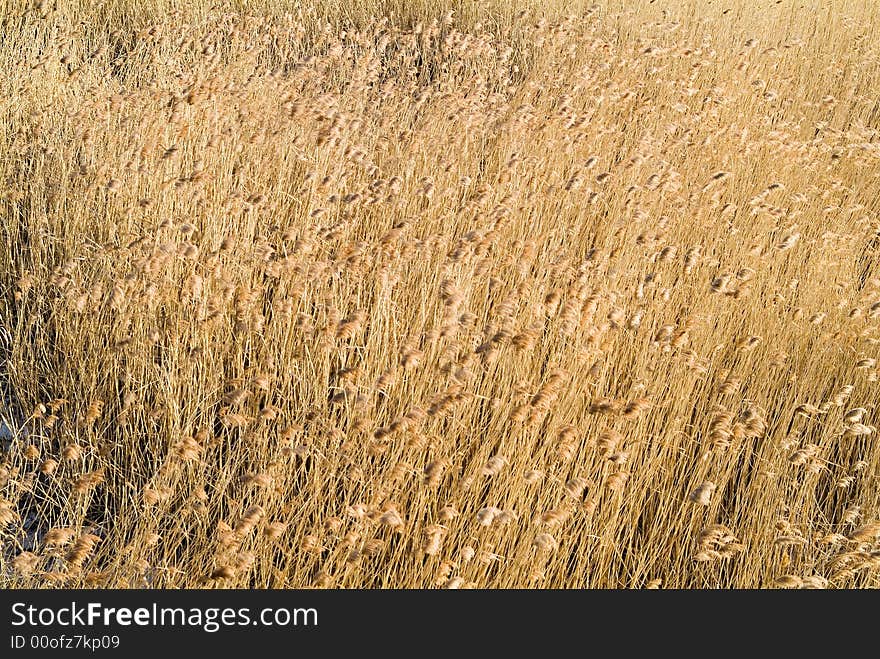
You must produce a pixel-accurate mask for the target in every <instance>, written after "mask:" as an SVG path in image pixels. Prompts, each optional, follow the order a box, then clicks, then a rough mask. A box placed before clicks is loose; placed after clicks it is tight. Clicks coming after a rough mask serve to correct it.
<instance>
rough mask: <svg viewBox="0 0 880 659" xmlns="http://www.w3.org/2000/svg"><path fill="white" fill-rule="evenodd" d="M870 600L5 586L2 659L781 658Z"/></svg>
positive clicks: (862, 611) (861, 611)
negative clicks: (603, 651)
mask: <svg viewBox="0 0 880 659" xmlns="http://www.w3.org/2000/svg"><path fill="white" fill-rule="evenodd" d="M866 596H869V597H871V600H873V594H872V593H870V591H862V592H855V591H849V592H840V591H837V592H834V591H826V592H823V593H820V592H819V591H773V592H770V591H762V592H757V591H754V592H750V591H728V592H723V591H595V590H591V591H586V590H582V591H573V590H569V591H559V590H557V591H549V590H531V591H529V590H492V591H490V590H474V591H395V590H370V591H366V590H362V591H340V590H335V591H331V590H289V591H280V590H279V591H246V590H210V591H208V590H203V591H197V590H189V591H155V590H114V591H110V590H21V591H15V590H12V591H0V607H2V608H0V611H2V613H0V620H2V629H3V634H4V636H3V638H2V644H0V647H2V651H0V656H2V657H14V656H18V655H20V654H26V653H33V652H41V653H44V652H50V651H51V652H52V653H53V654H54V655H55V656H61V653H66V652H88V653H90V654H96V653H99V654H101V655H116V656H129V655H131V654H132V653H136V654H137V655H138V656H140V655H141V654H142V653H143V652H148V651H151V650H168V649H186V648H197V649H198V650H199V651H200V652H204V651H222V652H223V653H224V654H223V656H227V653H228V652H235V651H244V650H253V649H254V648H256V647H272V646H274V647H276V648H289V649H297V650H303V649H306V648H313V649H321V648H323V652H322V654H329V655H330V656H336V655H337V654H339V653H341V652H343V651H350V650H354V651H356V652H358V653H362V652H364V651H375V652H382V653H383V656H385V655H386V654H390V655H392V656H397V655H399V654H407V655H418V654H421V653H422V652H424V651H427V650H429V649H431V648H435V649H440V648H442V647H445V648H447V649H446V650H444V651H450V652H456V651H464V650H467V651H468V652H469V653H470V652H471V651H473V650H475V649H476V648H484V649H485V650H487V651H492V652H493V656H495V654H494V653H496V652H501V651H502V650H506V651H514V650H520V651H522V650H523V649H524V648H526V647H528V646H532V647H535V648H543V649H544V651H547V652H549V651H550V650H551V649H553V648H556V649H558V650H559V651H563V650H564V649H565V648H573V649H576V648H581V649H582V650H581V651H579V652H577V654H578V655H583V654H592V653H594V652H597V651H598V650H599V647H600V646H599V645H597V644H598V643H599V641H601V642H602V643H603V644H604V643H611V644H612V645H615V644H619V645H620V647H621V649H623V648H625V649H626V650H627V653H629V652H632V651H637V650H644V651H646V652H657V651H658V650H661V649H667V650H670V651H676V650H678V649H681V647H682V643H685V644H687V645H688V646H690V647H693V648H696V647H697V646H699V645H700V644H702V643H709V644H717V643H722V644H723V645H724V646H725V647H726V648H731V647H734V646H736V645H737V644H743V645H744V646H748V645H749V644H750V643H752V642H755V639H758V638H760V639H763V640H762V641H761V646H762V648H766V647H767V646H766V643H767V641H768V639H769V640H770V641H771V642H772V641H773V640H774V639H775V640H777V641H779V642H782V641H783V640H784V644H785V646H786V647H787V648H788V649H789V650H790V649H791V647H792V643H795V644H796V643H798V641H799V640H800V641H805V640H806V639H807V636H803V634H804V633H806V632H807V631H809V633H810V635H813V634H814V633H815V631H816V629H819V627H815V628H813V627H811V623H810V622H809V621H810V620H815V619H816V618H821V628H822V629H825V630H828V631H831V630H833V629H835V628H836V629H838V630H843V629H847V628H848V629H854V628H859V627H861V626H862V625H865V624H867V625H870V626H873V624H874V622H875V620H874V617H875V615H876V614H875V612H874V611H875V609H874V607H873V606H871V602H870V601H868V600H866ZM836 625H840V626H839V627H836ZM863 628H864V627H863ZM798 629H800V630H801V631H800V632H798V633H797V634H794V631H795V630H798ZM783 632H784V633H783ZM792 634H794V636H792ZM286 654H287V653H286ZM429 654H433V653H429ZM516 656H519V654H516Z"/></svg>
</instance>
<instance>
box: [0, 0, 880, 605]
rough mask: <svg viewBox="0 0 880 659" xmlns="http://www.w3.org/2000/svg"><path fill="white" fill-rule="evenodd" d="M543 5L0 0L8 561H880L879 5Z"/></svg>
mask: <svg viewBox="0 0 880 659" xmlns="http://www.w3.org/2000/svg"><path fill="white" fill-rule="evenodd" d="M563 4H565V3H559V4H558V5H556V4H552V3H551V4H548V5H547V6H542V5H537V4H534V3H519V4H518V5H510V4H508V3H503V2H495V3H477V2H457V3H456V2H449V1H448V0H447V1H446V2H443V3H430V4H429V3H409V2H402V1H393V0H385V1H378V0H370V1H369V2H367V1H366V0H361V1H355V0H338V2H337V3H336V4H326V3H318V2H314V3H310V2H306V3H268V2H238V3H233V2H225V3H207V2H195V3H172V2H168V1H163V2H159V1H158V0H154V2H152V3H135V2H131V0H114V1H110V2H103V3H90V2H88V3H87V2H80V1H79V0H69V1H64V0H59V1H58V2H57V3H53V2H42V3H39V4H35V5H28V6H24V5H22V4H20V3H16V2H8V1H4V2H0V10H2V11H0V16H2V17H3V18H2V22H0V71H2V72H3V73H2V74H0V90H2V93H0V235H2V243H0V245H2V249H0V365H2V366H0V386H2V390H3V403H2V405H3V408H2V409H0V415H2V417H3V418H4V419H5V421H6V423H7V425H8V426H9V429H10V433H9V436H8V437H7V438H6V440H4V442H3V446H2V454H0V541H2V548H3V549H2V552H0V584H2V585H4V586H6V587H18V586H30V587H35V586H37V587H41V586H56V587H74V586H96V587H121V586H129V587H139V586H145V587H146V586H150V587H302V586H316V587H419V588H421V587H447V588H455V587H491V588H496V587H513V586H518V587H523V586H533V587H652V588H653V587H689V588H702V587H770V586H783V587H834V588H845V587H877V586H878V585H880V571H878V567H880V553H878V552H880V545H878V542H880V537H878V536H880V521H878V520H880V489H878V475H880V474H878V472H880V448H878V439H877V434H876V428H875V426H874V425H873V424H875V423H876V417H877V414H878V411H877V407H876V400H877V387H878V383H877V379H878V378H877V367H876V360H877V359H878V356H880V355H878V353H880V350H878V341H880V332H878V329H880V328H878V323H880V271H878V266H880V262H878V248H880V216H878V212H880V201H878V200H880V139H878V130H880V126H878V124H880V104H878V99H877V96H876V90H877V89H880V75H878V74H880V45H878V42H877V41H876V39H873V38H872V35H873V34H875V33H876V30H877V23H878V20H877V18H878V16H877V10H876V7H875V5H874V4H873V3H870V2H855V1H852V2H845V1H843V0H838V1H836V2H833V3H830V4H829V3H825V2H822V3H820V2H818V1H815V2H800V1H798V2H791V1H789V0H782V1H781V2H776V3H761V4H762V6H761V7H756V6H754V3H751V2H742V1H733V0H732V1H731V2H727V3H723V4H724V6H721V5H718V4H717V3H716V4H712V3H702V2H672V1H664V0H657V1H656V2H650V3H649V2H644V3H626V4H624V3H619V2H609V1H606V2H600V3H598V4H596V5H591V4H590V3H580V4H576V5H570V4H565V6H561V5H563ZM175 8H176V9H175ZM453 9H454V10H456V11H455V13H450V10H453Z"/></svg>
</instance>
